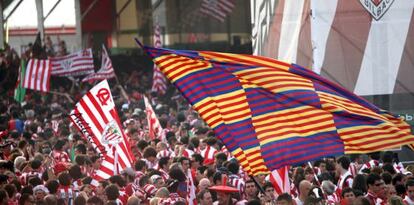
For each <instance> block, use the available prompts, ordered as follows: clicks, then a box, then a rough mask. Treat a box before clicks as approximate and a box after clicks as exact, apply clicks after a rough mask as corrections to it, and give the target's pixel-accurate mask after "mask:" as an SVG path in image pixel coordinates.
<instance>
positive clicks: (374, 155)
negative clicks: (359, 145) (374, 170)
mask: <svg viewBox="0 0 414 205" xmlns="http://www.w3.org/2000/svg"><path fill="white" fill-rule="evenodd" d="M368 156H369V157H370V158H371V159H373V160H379V159H380V158H381V152H371V153H369V154H368Z"/></svg>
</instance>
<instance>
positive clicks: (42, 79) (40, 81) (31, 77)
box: [23, 59, 52, 92]
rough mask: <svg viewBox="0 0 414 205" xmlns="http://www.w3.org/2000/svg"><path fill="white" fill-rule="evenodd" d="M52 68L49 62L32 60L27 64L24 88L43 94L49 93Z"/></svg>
mask: <svg viewBox="0 0 414 205" xmlns="http://www.w3.org/2000/svg"><path fill="white" fill-rule="evenodd" d="M51 70H52V69H51V66H50V61H49V60H41V59H30V60H29V62H28V63H27V69H26V75H25V76H24V79H23V87H24V88H28V89H32V90H38V91H42V92H48V91H49V85H50V73H51Z"/></svg>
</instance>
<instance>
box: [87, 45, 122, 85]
mask: <svg viewBox="0 0 414 205" xmlns="http://www.w3.org/2000/svg"><path fill="white" fill-rule="evenodd" d="M115 77H116V76H115V70H114V67H113V66H112V61H111V59H110V58H109V55H108V52H107V51H106V48H105V45H102V63H101V69H99V70H98V72H96V73H92V74H90V75H88V76H86V77H85V78H84V79H82V82H86V81H89V82H93V81H96V80H104V79H110V78H115Z"/></svg>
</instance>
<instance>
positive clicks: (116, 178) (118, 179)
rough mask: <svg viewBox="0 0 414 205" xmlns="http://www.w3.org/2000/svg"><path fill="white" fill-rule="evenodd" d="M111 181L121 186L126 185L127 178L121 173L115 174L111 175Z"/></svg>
mask: <svg viewBox="0 0 414 205" xmlns="http://www.w3.org/2000/svg"><path fill="white" fill-rule="evenodd" d="M109 181H110V182H111V183H112V184H117V185H118V186H119V187H124V186H126V181H125V179H124V178H122V176H120V175H114V176H111V177H109Z"/></svg>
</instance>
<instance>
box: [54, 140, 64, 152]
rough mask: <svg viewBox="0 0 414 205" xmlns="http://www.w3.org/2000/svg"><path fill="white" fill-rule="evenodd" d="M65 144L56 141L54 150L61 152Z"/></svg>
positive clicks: (61, 141)
mask: <svg viewBox="0 0 414 205" xmlns="http://www.w3.org/2000/svg"><path fill="white" fill-rule="evenodd" d="M65 144H66V141H64V140H58V141H57V142H56V144H55V149H56V150H62V149H63V146H64V145H65Z"/></svg>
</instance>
